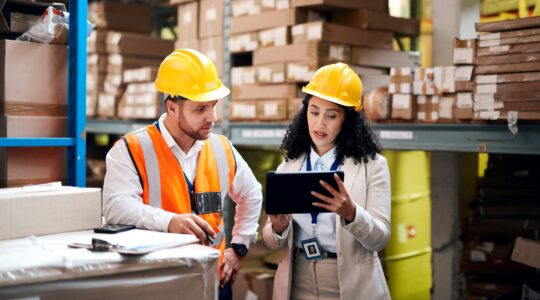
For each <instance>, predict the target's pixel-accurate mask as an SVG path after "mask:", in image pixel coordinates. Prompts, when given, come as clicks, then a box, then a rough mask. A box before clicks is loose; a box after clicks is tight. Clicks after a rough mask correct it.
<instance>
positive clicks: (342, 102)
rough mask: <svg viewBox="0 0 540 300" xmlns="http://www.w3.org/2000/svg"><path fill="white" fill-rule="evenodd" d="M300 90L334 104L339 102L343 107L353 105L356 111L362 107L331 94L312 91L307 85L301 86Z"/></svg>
mask: <svg viewBox="0 0 540 300" xmlns="http://www.w3.org/2000/svg"><path fill="white" fill-rule="evenodd" d="M302 92H303V93H306V94H310V95H312V96H315V97H319V98H321V99H324V100H326V101H330V102H333V103H335V104H339V105H341V106H345V107H353V108H354V109H355V110H356V111H359V110H361V109H362V105H360V104H359V105H350V104H349V103H348V102H345V101H343V100H341V99H339V98H336V97H332V96H329V95H325V94H321V93H319V92H317V91H314V90H312V89H309V88H307V87H303V88H302Z"/></svg>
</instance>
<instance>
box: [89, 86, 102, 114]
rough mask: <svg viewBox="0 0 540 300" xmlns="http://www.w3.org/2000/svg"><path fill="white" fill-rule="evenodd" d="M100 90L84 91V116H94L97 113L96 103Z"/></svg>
mask: <svg viewBox="0 0 540 300" xmlns="http://www.w3.org/2000/svg"><path fill="white" fill-rule="evenodd" d="M99 93H100V92H96V91H90V92H89V91H86V116H87V117H95V116H96V114H97V103H98V96H99Z"/></svg>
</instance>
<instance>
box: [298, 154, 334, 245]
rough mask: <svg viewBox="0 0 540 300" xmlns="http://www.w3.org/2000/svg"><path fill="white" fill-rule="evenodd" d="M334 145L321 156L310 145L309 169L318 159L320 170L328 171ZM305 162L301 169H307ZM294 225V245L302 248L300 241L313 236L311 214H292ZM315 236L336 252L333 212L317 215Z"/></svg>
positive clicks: (332, 158)
mask: <svg viewBox="0 0 540 300" xmlns="http://www.w3.org/2000/svg"><path fill="white" fill-rule="evenodd" d="M335 151H336V147H334V148H332V149H331V150H330V151H328V152H326V153H325V154H324V155H323V156H322V157H320V156H319V154H317V152H316V151H315V150H314V149H313V147H311V152H310V161H311V169H312V170H314V171H315V164H316V163H317V161H318V160H319V159H320V161H321V162H322V164H323V168H322V170H321V171H330V167H331V166H332V164H333V163H334V161H335V159H336V154H335ZM306 163H307V161H306V162H304V164H302V169H301V171H307V168H306ZM292 219H293V226H294V245H295V246H296V247H299V248H302V244H301V241H302V240H306V239H310V238H313V237H314V236H313V225H312V224H311V214H293V215H292ZM316 228H317V230H316V237H317V240H318V242H319V245H321V247H322V248H323V249H324V250H326V251H330V252H336V251H337V250H336V249H337V244H336V214H335V213H320V214H319V215H318V216H317V226H316Z"/></svg>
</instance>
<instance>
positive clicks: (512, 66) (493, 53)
mask: <svg viewBox="0 0 540 300" xmlns="http://www.w3.org/2000/svg"><path fill="white" fill-rule="evenodd" d="M476 30H477V31H478V32H479V33H485V34H480V35H479V37H478V48H477V51H476V68H475V74H476V91H475V117H476V118H479V119H491V120H496V119H508V120H512V119H513V120H517V119H523V120H540V47H539V45H540V44H539V42H540V17H531V18H523V19H517V20H509V21H502V22H492V23H478V24H476Z"/></svg>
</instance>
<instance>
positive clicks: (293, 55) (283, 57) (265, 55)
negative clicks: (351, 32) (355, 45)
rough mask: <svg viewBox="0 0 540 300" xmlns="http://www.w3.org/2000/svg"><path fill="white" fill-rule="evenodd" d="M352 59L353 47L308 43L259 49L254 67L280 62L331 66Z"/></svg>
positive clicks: (254, 59) (254, 56) (255, 53)
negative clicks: (314, 63) (315, 63)
mask: <svg viewBox="0 0 540 300" xmlns="http://www.w3.org/2000/svg"><path fill="white" fill-rule="evenodd" d="M350 59H351V47H350V46H346V45H340V44H330V43H321V42H306V43H302V44H293V45H287V46H281V47H269V48H261V49H257V50H256V51H254V52H253V65H255V66H257V65H264V64H271V63H280V62H306V61H311V62H317V63H321V64H329V63H335V62H339V61H341V62H345V63H348V62H349V61H350Z"/></svg>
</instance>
